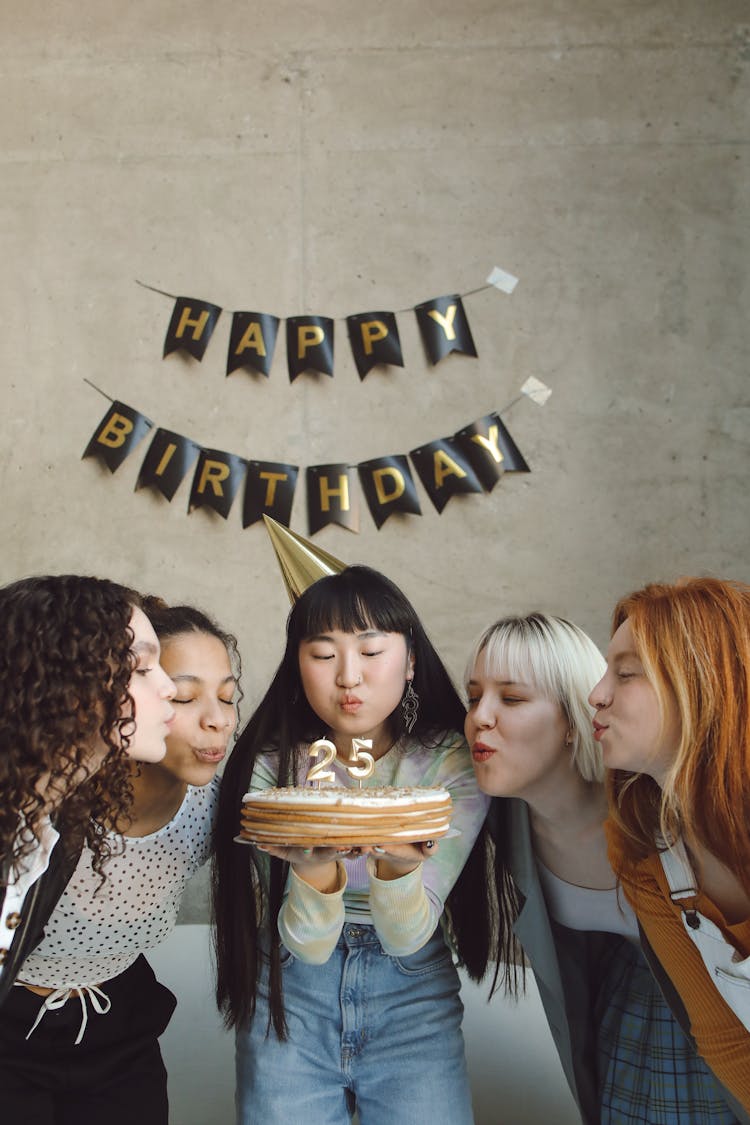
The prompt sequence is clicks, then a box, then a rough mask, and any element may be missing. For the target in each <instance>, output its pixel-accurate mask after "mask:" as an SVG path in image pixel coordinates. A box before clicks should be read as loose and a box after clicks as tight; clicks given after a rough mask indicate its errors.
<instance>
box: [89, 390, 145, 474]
mask: <svg viewBox="0 0 750 1125" xmlns="http://www.w3.org/2000/svg"><path fill="white" fill-rule="evenodd" d="M153 424H154V423H153V422H151V421H150V420H149V419H148V418H147V417H146V416H145V414H141V413H140V412H139V411H137V410H134V409H133V407H132V406H126V405H125V403H124V402H113V403H112V405H111V407H110V408H109V410H108V411H107V413H106V414H105V415H104V417H103V418H102V420H101V422H100V423H99V425H98V426H97V428H96V432H95V433H94V436H93V437H92V438H91V441H90V442H89V443H88V445H87V446H86V448H85V450H84V452H83V457H98V458H99V459H100V460H101V461H103V462H104V464H105V465H106V466H107V468H108V469H109V471H110V472H111V473H114V471H115V469H119V467H120V465H121V464H122V463H123V461H124V460H125V458H126V457H127V456H128V454H130V453H132V452H133V450H134V449H135V447H136V445H137V444H138V442H139V441H141V439H142V438H143V437H145V436H146V434H147V433H148V431H149V430H150V429H151V428H152V427H153ZM82 459H83V458H82Z"/></svg>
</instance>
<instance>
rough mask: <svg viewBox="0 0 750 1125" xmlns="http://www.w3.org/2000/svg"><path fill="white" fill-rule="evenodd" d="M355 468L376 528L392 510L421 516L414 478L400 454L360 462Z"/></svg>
mask: <svg viewBox="0 0 750 1125" xmlns="http://www.w3.org/2000/svg"><path fill="white" fill-rule="evenodd" d="M357 469H358V472H359V483H360V484H361V485H362V491H363V492H364V494H365V500H366V501H367V507H368V508H369V509H370V514H371V516H372V518H373V519H374V520H375V526H376V527H377V529H378V530H380V528H381V527H382V526H383V524H384V523H385V521H386V520H387V519H388V517H389V516H392V515H393V513H394V512H408V513H410V514H411V515H414V516H421V514H422V509H421V508H420V506H419V499H418V497H417V490H416V486H415V484H414V477H413V476H412V474H411V469H410V468H409V462H408V460H407V459H406V457H405V456H404V455H403V454H396V455H395V456H394V457H377V458H375V459H374V460H372V461H362V463H361V464H359V465H358V466H357Z"/></svg>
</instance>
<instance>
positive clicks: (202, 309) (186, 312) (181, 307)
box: [164, 297, 221, 360]
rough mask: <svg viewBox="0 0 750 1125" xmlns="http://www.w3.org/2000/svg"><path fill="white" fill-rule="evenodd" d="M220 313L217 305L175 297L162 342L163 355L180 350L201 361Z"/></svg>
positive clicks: (190, 298) (189, 298)
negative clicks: (170, 317)
mask: <svg viewBox="0 0 750 1125" xmlns="http://www.w3.org/2000/svg"><path fill="white" fill-rule="evenodd" d="M220 313H221V308H220V306H219V305H212V304H210V303H209V302H208V301H198V300H195V299H193V298H192V297H177V299H176V300H175V303H174V309H173V310H172V319H171V320H170V322H169V327H168V328H167V335H166V338H165V340H164V355H165V356H168V355H170V354H171V353H172V352H176V351H180V350H181V351H185V352H188V354H189V355H191V356H193V358H194V359H197V360H201V359H203V355H204V353H205V351H206V348H207V347H208V341H209V340H210V339H211V335H212V333H213V330H214V328H215V327H216V322H217V320H218V319H219V314H220Z"/></svg>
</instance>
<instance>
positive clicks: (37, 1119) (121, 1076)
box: [0, 957, 177, 1125]
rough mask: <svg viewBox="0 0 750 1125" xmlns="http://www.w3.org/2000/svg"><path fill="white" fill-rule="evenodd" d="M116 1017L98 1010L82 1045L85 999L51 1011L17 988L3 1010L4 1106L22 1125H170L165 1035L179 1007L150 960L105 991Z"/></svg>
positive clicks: (0, 1101) (0, 1087) (0, 1080)
mask: <svg viewBox="0 0 750 1125" xmlns="http://www.w3.org/2000/svg"><path fill="white" fill-rule="evenodd" d="M101 988H102V991H103V992H104V993H106V995H107V996H108V997H109V998H110V1000H111V1002H112V1007H111V1009H110V1011H109V1012H107V1013H106V1014H104V1015H99V1014H97V1013H96V1012H94V1011H92V1010H91V1006H90V1005H89V1018H88V1024H87V1027H86V1032H85V1035H84V1037H83V1040H82V1042H81V1043H79V1044H78V1046H76V1045H75V1040H76V1037H77V1035H78V1031H79V1028H80V1025H81V1001H80V999H78V998H77V997H71V999H70V1000H68V1001H67V1003H66V1004H64V1005H63V1007H62V1008H59V1009H57V1010H52V1011H48V1012H47V1013H46V1014H45V1016H44V1017H43V1019H42V1021H41V1023H40V1024H39V1026H38V1027H37V1028H36V1030H35V1031H34V1034H33V1035H32V1036H31V1038H30V1039H29V1040H27V1039H26V1036H27V1035H28V1033H29V1029H30V1028H31V1025H32V1024H33V1022H34V1020H35V1019H36V1016H37V1013H38V1011H39V1008H40V1007H41V1006H42V1004H43V1003H44V1000H43V998H42V997H41V996H37V995H36V994H35V993H33V992H30V991H29V990H28V989H27V988H22V987H20V986H18V985H16V986H15V987H14V988H12V989H11V991H10V994H9V996H8V998H7V999H6V1001H5V1003H4V1004H3V1005H2V1007H0V1107H2V1113H3V1119H4V1120H6V1121H9V1122H10V1121H14V1122H18V1123H19V1125H21V1123H22V1125H167V1121H168V1105H167V1072H166V1070H165V1068H164V1063H163V1062H162V1057H161V1051H160V1050H159V1043H158V1037H159V1036H160V1035H161V1034H162V1032H163V1031H164V1029H165V1028H166V1026H167V1024H168V1023H169V1021H170V1019H171V1016H172V1013H173V1011H174V1009H175V1006H176V1003H177V1001H176V1000H175V997H174V996H173V994H172V993H171V992H170V991H169V989H168V988H165V987H164V985H162V984H159V982H158V981H157V979H156V977H155V976H154V972H153V969H152V968H151V966H150V965H149V963H148V961H146V959H145V958H144V957H139V958H138V960H137V961H136V962H135V963H134V964H133V965H131V967H130V968H129V969H126V971H125V972H124V973H120V975H119V976H117V977H113V978H112V980H109V981H107V982H106V983H105V984H103V985H102V986H101Z"/></svg>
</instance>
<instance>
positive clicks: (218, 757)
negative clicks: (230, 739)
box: [193, 747, 226, 766]
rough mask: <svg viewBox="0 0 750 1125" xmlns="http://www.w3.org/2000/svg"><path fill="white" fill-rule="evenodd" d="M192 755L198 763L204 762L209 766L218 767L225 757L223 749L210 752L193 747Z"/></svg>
mask: <svg viewBox="0 0 750 1125" xmlns="http://www.w3.org/2000/svg"><path fill="white" fill-rule="evenodd" d="M193 753H194V754H195V756H196V758H197V759H198V760H199V761H200V762H206V764H207V765H211V766H215V765H218V763H219V762H222V761H223V760H224V758H225V757H226V750H225V749H224V748H223V747H220V748H216V749H210V750H197V749H196V748H195V747H193Z"/></svg>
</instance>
